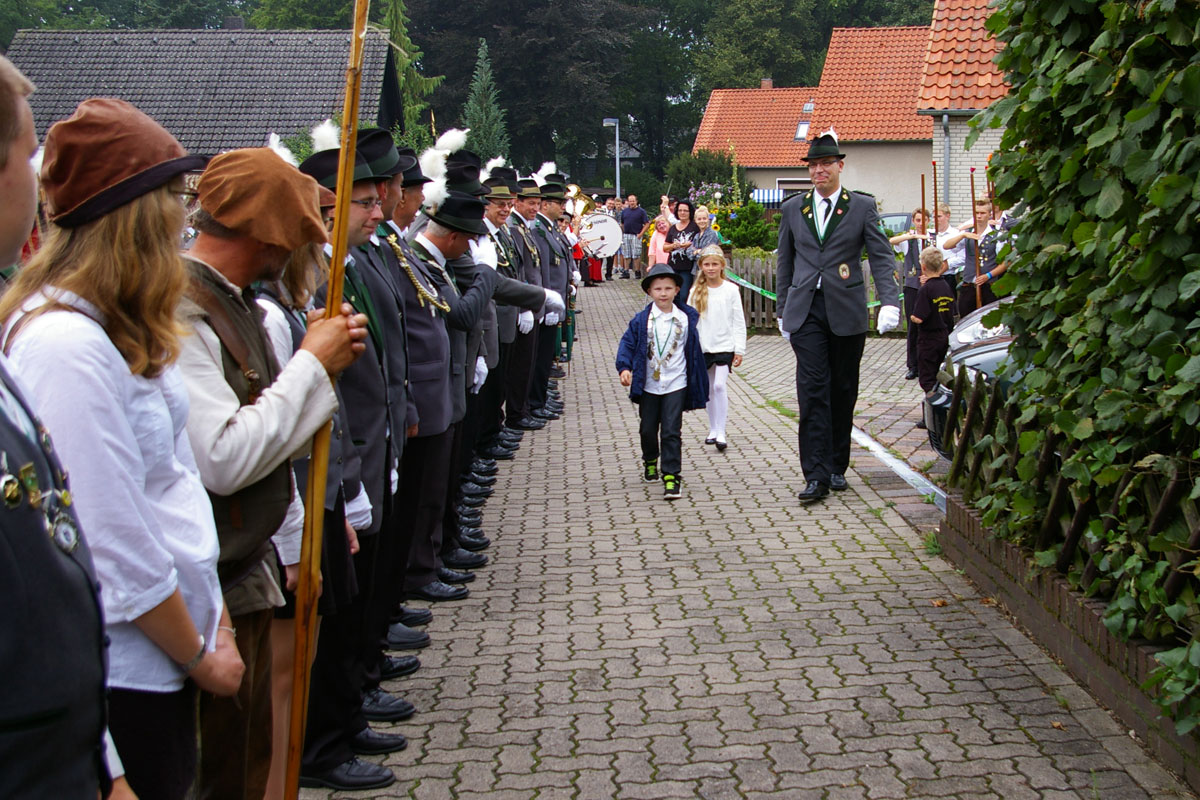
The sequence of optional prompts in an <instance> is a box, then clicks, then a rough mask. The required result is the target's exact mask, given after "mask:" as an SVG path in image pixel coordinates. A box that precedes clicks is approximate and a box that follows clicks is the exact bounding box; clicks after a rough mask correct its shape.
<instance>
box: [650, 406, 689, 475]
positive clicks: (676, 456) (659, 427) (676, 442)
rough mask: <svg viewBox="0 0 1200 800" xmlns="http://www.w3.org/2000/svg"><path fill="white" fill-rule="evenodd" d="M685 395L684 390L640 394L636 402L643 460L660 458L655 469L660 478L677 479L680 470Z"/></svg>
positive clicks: (681, 464) (681, 463)
mask: <svg viewBox="0 0 1200 800" xmlns="http://www.w3.org/2000/svg"><path fill="white" fill-rule="evenodd" d="M686 396H687V388H686V387H685V388H683V389H679V390H677V391H674V392H670V393H668V394H649V393H646V392H643V393H642V397H641V399H640V400H639V401H638V415H639V416H640V417H641V424H640V425H639V426H638V432H639V433H640V434H641V438H642V460H643V461H658V460H659V457H660V456H661V459H662V460H661V461H660V462H659V466H658V469H659V473H661V474H662V475H674V476H675V477H679V476H680V471H681V470H682V468H683V444H682V437H681V435H680V431H681V430H682V429H683V401H684V398H685V397H686Z"/></svg>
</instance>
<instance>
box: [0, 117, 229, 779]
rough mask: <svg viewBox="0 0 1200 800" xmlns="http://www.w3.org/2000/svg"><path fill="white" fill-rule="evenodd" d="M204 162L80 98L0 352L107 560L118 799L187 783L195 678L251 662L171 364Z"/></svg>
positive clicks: (212, 688) (152, 130) (67, 124)
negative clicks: (190, 193)
mask: <svg viewBox="0 0 1200 800" xmlns="http://www.w3.org/2000/svg"><path fill="white" fill-rule="evenodd" d="M203 164H204V159H202V158H200V157H197V156H189V155H188V154H187V152H186V151H185V150H184V149H183V147H181V146H180V144H179V143H178V142H177V141H176V140H175V138H174V137H173V136H171V134H169V133H168V132H167V131H166V130H164V129H163V128H162V127H161V126H160V125H158V123H156V122H155V121H154V120H152V119H150V118H149V117H147V116H146V115H145V114H142V113H141V112H140V111H138V110H137V109H136V108H134V107H133V106H131V105H130V104H128V103H125V102H123V101H120V100H113V99H92V100H85V101H84V102H82V103H80V105H79V107H78V108H77V109H76V110H75V113H74V114H73V115H72V116H71V117H70V118H68V119H66V120H64V121H61V122H59V123H57V124H55V125H54V126H53V127H51V128H50V131H49V132H48V133H47V135H46V143H45V158H44V161H43V167H42V185H43V187H44V189H45V192H46V198H47V205H48V211H49V214H50V222H51V223H52V225H51V226H50V233H49V236H48V237H47V239H46V242H45V244H44V245H43V247H42V248H41V249H40V250H39V251H38V253H37V254H36V255H35V256H34V257H33V259H31V261H30V262H29V264H28V265H27V266H26V267H25V268H24V269H23V270H22V271H21V273H20V275H19V276H18V278H17V279H16V281H15V282H14V283H13V285H12V286H11V287H10V288H9V290H8V292H7V293H6V294H5V295H4V297H3V299H2V300H0V322H2V324H3V326H4V328H3V342H4V349H5V350H6V351H8V352H9V354H10V357H11V359H12V362H13V364H14V365H15V368H16V370H17V372H18V374H19V375H20V377H21V378H22V379H23V380H24V382H25V383H26V385H28V386H29V388H30V394H31V400H32V402H33V405H34V407H35V408H36V409H37V412H38V415H39V416H40V417H41V419H42V420H43V421H44V422H45V424H46V426H47V427H48V428H49V432H50V434H51V435H53V437H54V440H55V442H56V444H57V447H58V450H59V452H60V453H61V455H62V460H63V463H64V464H65V465H66V467H67V468H68V469H69V471H70V476H71V485H70V489H71V494H72V495H73V503H72V504H73V505H74V506H75V507H76V509H77V511H78V515H79V520H80V522H81V524H82V527H83V531H84V535H85V536H86V537H87V539H88V542H89V544H90V545H91V547H92V551H93V554H94V556H95V564H96V572H97V575H98V577H99V582H100V586H101V600H102V603H103V606H104V613H105V618H106V619H105V632H106V634H107V635H108V637H109V639H110V641H111V644H110V648H109V680H108V685H109V687H110V699H109V730H110V733H111V738H112V741H113V742H114V743H115V754H114V753H113V752H111V750H110V754H109V755H110V767H112V769H113V772H114V774H115V775H120V774H121V773H122V772H123V773H124V781H122V782H119V783H118V786H117V787H116V791H115V792H114V796H116V797H120V796H126V797H127V796H129V795H128V791H129V790H130V789H132V791H133V792H135V793H136V794H137V795H138V796H140V797H142V798H167V799H168V800H175V799H176V798H182V797H184V796H185V795H186V793H187V791H188V788H189V786H190V785H191V782H192V777H193V775H194V772H195V764H196V738H195V731H196V692H195V687H199V688H200V689H202V690H205V691H209V692H213V693H216V694H222V695H229V694H233V693H234V692H235V691H236V690H237V688H238V685H239V683H240V682H241V678H242V671H243V664H242V661H241V658H240V656H239V655H238V651H237V648H236V645H235V643H234V632H233V630H232V628H231V627H230V624H229V616H228V614H227V612H226V611H225V607H224V601H223V599H222V596H221V586H220V583H219V581H218V579H217V571H216V564H217V555H218V544H217V533H216V527H215V524H214V522H213V514H212V506H211V504H210V503H209V499H208V495H207V494H206V492H205V490H204V485H203V484H202V483H201V481H200V476H199V474H198V472H197V469H196V464H195V460H194V458H193V456H192V451H191V447H190V446H189V444H188V437H187V431H186V428H185V425H186V422H187V414H188V395H187V391H186V389H185V388H184V385H183V381H182V379H181V377H180V375H179V372H178V369H177V367H176V366H175V364H174V362H175V359H176V358H177V356H178V355H179V349H180V348H179V338H178V337H179V328H178V326H177V325H176V322H175V317H174V314H175V308H176V305H177V304H178V302H179V300H180V298H181V297H182V295H183V291H184V287H185V282H186V273H185V271H184V267H183V264H182V262H181V260H180V258H179V254H178V247H179V241H180V234H181V232H182V230H183V223H184V210H183V205H182V204H181V202H180V196H179V191H180V190H182V188H183V183H182V180H181V178H182V176H183V175H184V173H186V172H188V171H192V170H197V169H200V168H201V167H202V166H203ZM13 466H14V468H15V465H13ZM188 678H191V680H190V681H189V680H188ZM114 755H115V756H116V758H114ZM122 792H123V793H124V794H122Z"/></svg>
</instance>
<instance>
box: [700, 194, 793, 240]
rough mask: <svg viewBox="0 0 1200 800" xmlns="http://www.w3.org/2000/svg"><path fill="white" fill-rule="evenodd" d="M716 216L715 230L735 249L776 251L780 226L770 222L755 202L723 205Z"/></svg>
mask: <svg viewBox="0 0 1200 800" xmlns="http://www.w3.org/2000/svg"><path fill="white" fill-rule="evenodd" d="M716 215H717V216H716V221H715V222H714V223H713V230H715V231H717V232H719V233H720V234H721V238H722V239H723V240H725V241H728V242H730V243H731V244H732V245H733V246H734V247H737V248H745V247H761V248H762V249H764V250H774V249H775V247H776V244H777V243H778V241H779V224H778V223H776V222H770V221H768V220H767V219H766V217H765V214H764V212H763V207H762V206H760V205H759V204H758V203H756V202H754V201H753V200H751V201H749V202H747V203H746V204H745V205H723V206H721V207H719V208H718V209H717V210H716Z"/></svg>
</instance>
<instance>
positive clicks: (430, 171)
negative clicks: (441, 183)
mask: <svg viewBox="0 0 1200 800" xmlns="http://www.w3.org/2000/svg"><path fill="white" fill-rule="evenodd" d="M418 161H419V162H420V164H421V172H423V173H425V177H426V178H431V179H433V180H437V179H438V178H444V177H445V176H446V154H445V153H444V152H442V151H441V150H438V149H437V148H436V147H431V148H429V149H428V150H426V151H425V152H424V153H421V157H420V158H419V159H418Z"/></svg>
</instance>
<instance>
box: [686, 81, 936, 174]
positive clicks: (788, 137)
mask: <svg viewBox="0 0 1200 800" xmlns="http://www.w3.org/2000/svg"><path fill="white" fill-rule="evenodd" d="M816 96H817V90H816V89H813V88H811V87H803V86H801V87H793V88H789V89H713V92H712V94H711V95H709V98H708V106H707V107H706V108H705V109H704V118H703V119H702V120H701V121H700V130H699V131H697V132H696V143H695V145H693V147H692V152H693V153H696V152H699V151H700V150H713V151H716V152H718V153H725V152H728V150H729V146H730V144H732V145H733V148H734V156H735V157H736V158H737V162H738V163H739V164H741V165H742V166H744V167H791V166H798V165H799V164H800V162H801V159H802V158H804V155H805V153H807V152H808V142H806V141H799V142H798V141H796V140H795V138H796V126H797V125H798V124H799V123H800V121H801V120H806V119H808V118H809V116H810V115H809V114H808V113H805V111H804V104H805V103H807V102H809V101H810V100H813V99H814V98H815V97H816ZM927 124H928V123H927Z"/></svg>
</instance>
